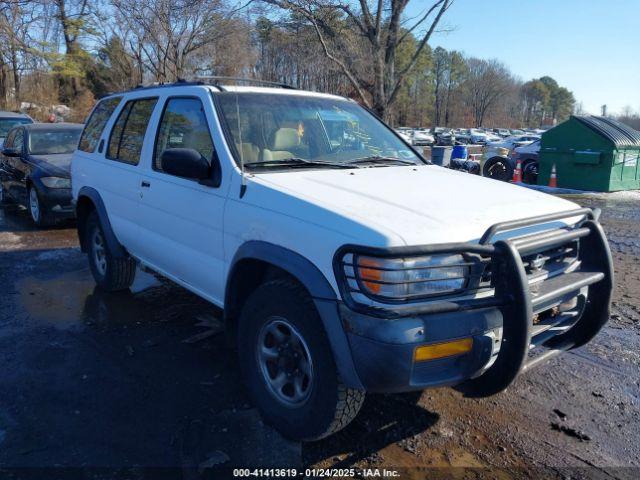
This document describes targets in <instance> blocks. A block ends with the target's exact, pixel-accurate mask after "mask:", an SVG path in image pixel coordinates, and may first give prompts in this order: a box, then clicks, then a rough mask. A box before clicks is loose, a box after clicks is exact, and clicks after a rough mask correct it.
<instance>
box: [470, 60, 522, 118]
mask: <svg viewBox="0 0 640 480" xmlns="http://www.w3.org/2000/svg"><path fill="white" fill-rule="evenodd" d="M467 67H468V71H467V78H466V80H465V82H464V88H465V90H466V93H467V101H468V103H469V106H470V108H471V110H472V114H473V121H474V124H475V126H476V127H481V126H482V124H483V122H484V119H485V117H486V115H487V113H489V112H490V111H491V109H492V108H494V107H495V105H496V104H497V103H498V101H499V100H500V98H501V97H502V96H503V95H505V94H507V93H508V92H509V90H510V89H511V88H512V86H513V84H514V82H513V78H512V76H511V73H510V72H509V70H508V69H507V68H506V67H505V66H504V65H502V64H501V63H500V62H498V61H497V60H481V59H478V58H470V59H468V60H467Z"/></svg>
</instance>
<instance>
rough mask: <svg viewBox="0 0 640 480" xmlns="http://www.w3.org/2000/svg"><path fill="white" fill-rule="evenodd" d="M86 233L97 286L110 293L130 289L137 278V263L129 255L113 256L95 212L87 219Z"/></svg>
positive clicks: (90, 263) (88, 252) (88, 251)
mask: <svg viewBox="0 0 640 480" xmlns="http://www.w3.org/2000/svg"><path fill="white" fill-rule="evenodd" d="M85 232H86V239H85V242H86V245H87V254H88V257H89V267H90V269H91V274H92V275H93V278H94V280H95V281H96V284H97V285H98V286H99V287H100V288H102V289H103V290H106V291H108V292H116V291H119V290H126V289H128V288H129V287H130V286H131V284H132V283H133V280H134V279H135V276H136V262H135V260H134V259H133V258H131V257H130V256H129V255H126V256H125V257H124V258H116V257H115V256H114V255H113V252H112V251H111V248H109V244H108V243H107V241H106V239H105V235H104V231H103V230H102V225H101V224H100V218H99V217H98V214H97V213H96V212H95V211H93V212H91V214H90V215H89V217H88V218H87V223H86V228H85Z"/></svg>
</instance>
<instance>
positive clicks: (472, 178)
mask: <svg viewBox="0 0 640 480" xmlns="http://www.w3.org/2000/svg"><path fill="white" fill-rule="evenodd" d="M252 178H253V179H254V180H255V181H257V182H259V183H261V184H263V185H264V186H265V187H270V188H272V189H277V190H279V191H281V192H283V193H286V194H289V195H293V196H295V197H297V198H300V199H302V200H304V201H305V202H307V203H313V204H314V205H315V206H318V207H321V208H324V209H325V210H329V211H331V212H333V213H335V214H338V215H340V216H342V217H346V218H349V219H351V220H353V221H354V222H357V223H360V224H364V225H369V226H372V227H374V226H376V225H377V226H379V230H380V231H381V233H384V232H393V234H395V235H396V236H397V238H399V239H401V240H402V241H403V242H404V244H405V245H423V244H430V243H445V242H467V241H477V240H478V239H479V238H480V237H481V236H482V234H483V233H484V232H485V231H486V230H487V229H488V228H489V227H490V226H491V225H493V224H495V223H498V222H504V221H508V220H515V219H519V218H526V217H533V216H537V215H544V214H550V213H556V212H562V211H566V210H572V209H575V208H578V206H577V205H576V204H574V203H572V202H569V201H567V200H564V199H561V198H557V197H553V196H551V195H547V194H544V193H541V192H537V191H534V190H531V189H528V188H524V187H520V186H516V185H511V184H509V183H504V182H500V181H497V180H491V179H486V178H483V177H479V176H476V175H470V174H468V173H463V172H456V171H454V170H449V169H446V168H442V167H437V166H435V165H425V166H419V167H381V168H362V169H358V170H346V169H345V170H307V171H304V170H300V171H289V172H278V173H268V174H256V175H255V176H253V177H252ZM249 188H251V187H249ZM299 215H300V218H303V219H305V216H304V213H303V212H302V213H300V214H299ZM323 218H328V219H330V218H331V217H326V216H323ZM306 220H309V219H306ZM577 220H578V219H577V218H576V219H569V220H568V222H567V223H570V222H571V221H573V222H575V221H577ZM325 221H328V220H325ZM557 224H558V222H556V223H554V224H553V225H554V226H555V225H557ZM327 227H331V228H332V227H334V225H327ZM544 228H549V225H547V226H546V227H542V228H541V227H540V226H536V227H533V228H532V227H529V228H527V229H521V230H518V231H517V232H511V233H510V235H515V234H524V233H530V232H534V231H538V230H541V229H544ZM503 236H504V235H503ZM387 237H389V236H388V235H387ZM497 238H500V237H497ZM390 242H392V243H395V242H394V240H393V239H391V238H390Z"/></svg>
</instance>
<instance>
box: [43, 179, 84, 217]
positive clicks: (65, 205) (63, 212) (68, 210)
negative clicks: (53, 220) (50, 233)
mask: <svg viewBox="0 0 640 480" xmlns="http://www.w3.org/2000/svg"><path fill="white" fill-rule="evenodd" d="M34 184H35V185H36V188H37V189H38V193H39V194H40V201H41V202H42V205H43V207H44V208H45V209H46V210H47V212H48V213H49V214H52V215H55V216H56V217H60V218H74V217H75V215H76V212H75V208H74V206H73V202H72V199H73V196H72V194H71V189H70V188H49V187H46V186H45V185H44V184H43V183H42V182H41V181H35V180H34Z"/></svg>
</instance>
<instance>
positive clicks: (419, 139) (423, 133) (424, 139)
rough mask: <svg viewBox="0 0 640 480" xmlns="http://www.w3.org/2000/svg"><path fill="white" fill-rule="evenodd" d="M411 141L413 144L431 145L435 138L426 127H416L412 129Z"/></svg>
mask: <svg viewBox="0 0 640 480" xmlns="http://www.w3.org/2000/svg"><path fill="white" fill-rule="evenodd" d="M412 143H413V145H415V146H425V145H433V144H434V143H435V138H434V136H433V135H432V134H431V132H430V131H429V130H427V129H418V130H414V131H413V137H412Z"/></svg>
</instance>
